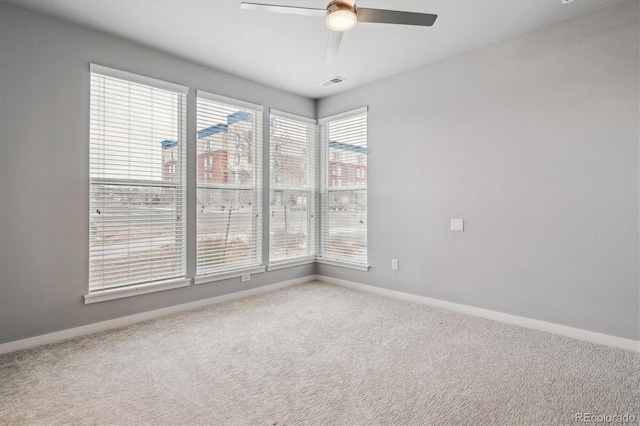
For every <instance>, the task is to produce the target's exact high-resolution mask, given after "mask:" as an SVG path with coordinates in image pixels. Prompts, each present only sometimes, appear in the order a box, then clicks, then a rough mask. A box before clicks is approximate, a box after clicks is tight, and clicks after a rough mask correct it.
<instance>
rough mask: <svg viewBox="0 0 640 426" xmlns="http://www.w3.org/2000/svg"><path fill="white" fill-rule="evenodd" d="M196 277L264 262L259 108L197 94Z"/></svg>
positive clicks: (213, 96)
mask: <svg viewBox="0 0 640 426" xmlns="http://www.w3.org/2000/svg"><path fill="white" fill-rule="evenodd" d="M196 121H197V130H198V134H197V139H198V150H197V183H198V188H197V194H198V195H197V196H198V207H197V211H198V223H197V241H198V242H197V273H198V275H205V274H215V273H222V272H227V271H232V270H237V269H244V268H250V267H255V266H260V265H261V264H262V210H261V208H262V207H261V206H262V203H261V200H262V164H261V163H262V161H261V160H262V146H261V145H262V138H261V135H262V107H260V106H257V105H251V104H247V103H243V102H241V101H236V100H233V99H228V98H223V97H221V96H217V95H212V94H209V93H206V92H202V91H198V100H197V119H196Z"/></svg>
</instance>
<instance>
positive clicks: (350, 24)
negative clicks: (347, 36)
mask: <svg viewBox="0 0 640 426" xmlns="http://www.w3.org/2000/svg"><path fill="white" fill-rule="evenodd" d="M326 23H327V27H328V28H329V29H330V30H332V31H349V30H350V29H352V28H354V27H355V26H356V24H357V23H358V17H357V16H356V13H355V8H354V7H353V6H349V5H348V4H339V3H338V2H333V3H330V4H329V6H328V8H327V19H326Z"/></svg>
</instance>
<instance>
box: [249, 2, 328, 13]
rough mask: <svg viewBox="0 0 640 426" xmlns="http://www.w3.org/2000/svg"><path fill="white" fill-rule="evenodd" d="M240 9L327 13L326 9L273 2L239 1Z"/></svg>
mask: <svg viewBox="0 0 640 426" xmlns="http://www.w3.org/2000/svg"><path fill="white" fill-rule="evenodd" d="M240 9H245V10H259V11H263V12H276V13H286V14H288V15H303V16H322V17H325V16H326V15H327V10H326V9H311V8H308V7H295V6H277V5H273V4H260V3H247V2H242V3H240Z"/></svg>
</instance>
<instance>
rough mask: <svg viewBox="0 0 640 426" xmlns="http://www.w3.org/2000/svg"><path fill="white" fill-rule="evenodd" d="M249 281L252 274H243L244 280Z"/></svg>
mask: <svg viewBox="0 0 640 426" xmlns="http://www.w3.org/2000/svg"><path fill="white" fill-rule="evenodd" d="M247 281H251V275H243V276H242V282H243V283H244V282H247Z"/></svg>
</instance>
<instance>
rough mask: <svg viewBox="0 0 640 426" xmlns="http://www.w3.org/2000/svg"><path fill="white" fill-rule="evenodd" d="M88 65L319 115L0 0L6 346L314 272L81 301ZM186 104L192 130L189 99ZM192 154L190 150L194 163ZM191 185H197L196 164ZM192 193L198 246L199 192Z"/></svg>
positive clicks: (2, 321)
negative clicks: (86, 303) (196, 210)
mask: <svg viewBox="0 0 640 426" xmlns="http://www.w3.org/2000/svg"><path fill="white" fill-rule="evenodd" d="M90 62H94V63H97V64H101V65H106V66H109V67H113V68H119V69H123V70H126V71H130V72H134V73H138V74H142V75H147V76H150V77H155V78H159V79H162V80H166V81H170V82H174V83H178V84H182V85H186V86H189V87H190V88H191V89H192V90H191V92H190V94H191V95H193V94H194V92H193V89H202V90H206V91H209V92H213V93H218V94H221V95H225V96H230V97H234V98H238V99H242V100H246V101H249V102H253V103H258V104H261V105H263V106H264V107H265V108H268V107H274V108H277V109H279V110H282V111H291V112H295V113H298V114H300V115H305V116H308V117H315V115H316V110H315V107H316V105H315V102H314V101H312V100H309V99H305V98H302V97H298V96H294V95H291V94H288V93H285V92H282V91H279V90H276V89H272V88H269V87H266V86H263V85H260V84H257V83H254V82H251V81H247V80H243V79H240V78H237V77H234V76H231V75H228V74H224V73H222V72H218V71H215V70H212V69H208V68H205V67H202V66H199V65H196V64H193V63H189V62H186V61H183V60H180V59H177V58H174V57H171V56H168V55H165V54H163V53H160V52H157V51H154V50H151V49H147V48H144V47H140V46H137V45H134V44H131V43H127V42H124V41H121V40H118V39H115V38H112V37H109V36H106V35H102V34H98V33H96V32H92V31H88V30H85V29H81V28H78V27H75V26H73V25H69V24H66V23H62V22H60V21H56V20H53V19H49V18H45V17H43V16H41V15H38V14H34V13H31V12H27V11H24V10H22V9H19V8H15V7H12V6H7V5H4V4H0V343H3V342H8V341H13V340H18V339H22V338H26V337H31V336H35V335H39V334H43V333H49V332H53V331H58V330H63V329H67V328H71V327H77V326H81V325H85V324H89V323H93V322H97V321H103V320H107V319H112V318H116V317H120V316H125V315H131V314H135V313H139V312H144V311H149V310H153V309H159V308H163V307H166V306H171V305H176V304H180V303H186V302H191V301H194V300H198V299H204V298H209V297H214V296H217V295H220V294H225V293H231V292H234V291H240V290H245V289H248V288H252V287H257V286H261V285H266V284H271V283H276V282H280V281H284V280H288V279H292V278H296V277H301V276H305V275H309V274H313V273H314V266H313V265H307V266H303V267H297V268H290V269H285V270H279V271H275V272H269V273H264V274H258V275H253V276H252V280H251V281H250V282H248V283H241V282H240V278H236V279H232V280H227V281H222V282H216V283H210V284H204V285H200V286H196V287H190V288H181V289H176V290H168V291H162V292H158V293H153V294H147V295H144V296H136V297H129V298H125V299H118V300H112V301H108V302H103V303H96V304H92V305H84V303H83V299H82V296H83V295H84V294H86V293H87V286H88V283H87V279H88V278H87V277H88V244H89V232H88V229H89V222H88V211H89V210H88V208H89V181H88V179H89V174H88V167H89V160H88V159H89V143H88V141H89V63H90ZM188 108H189V112H190V115H189V123H188V130H189V135H194V134H195V115H194V112H195V106H194V100H193V96H190V100H189V105H188ZM265 121H266V123H267V125H268V120H265ZM191 137H192V136H191ZM195 156H196V153H195V149H194V147H193V146H190V147H189V151H188V158H189V161H190V162H191V164H193V163H194V162H195ZM265 175H266V172H265ZM188 178H189V179H190V181H191V182H192V183H195V170H193V168H192V169H191V170H190V173H189V176H188ZM266 181H267V180H265V182H266ZM192 187H193V185H192ZM265 196H268V194H265ZM189 197H190V198H189V200H190V202H189V206H190V210H189V211H188V215H189V217H190V218H191V221H190V227H189V229H188V234H189V236H190V238H191V241H193V238H194V235H195V220H194V219H195V215H196V212H195V207H194V206H195V194H194V193H193V191H191V192H190V194H189ZM265 208H267V209H268V203H265ZM265 231H266V230H265ZM265 242H266V239H265ZM194 247H195V246H194V244H191V246H190V253H191V257H190V258H191V259H194V256H193V252H194V251H195V249H194ZM189 269H190V271H191V272H193V269H194V265H193V264H191V265H190V266H189Z"/></svg>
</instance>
